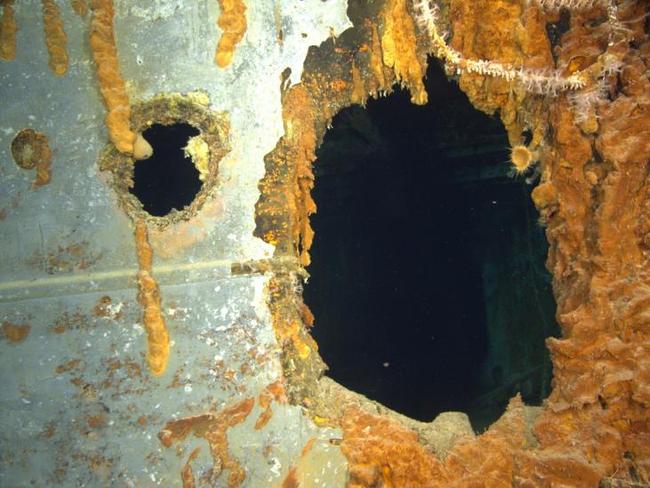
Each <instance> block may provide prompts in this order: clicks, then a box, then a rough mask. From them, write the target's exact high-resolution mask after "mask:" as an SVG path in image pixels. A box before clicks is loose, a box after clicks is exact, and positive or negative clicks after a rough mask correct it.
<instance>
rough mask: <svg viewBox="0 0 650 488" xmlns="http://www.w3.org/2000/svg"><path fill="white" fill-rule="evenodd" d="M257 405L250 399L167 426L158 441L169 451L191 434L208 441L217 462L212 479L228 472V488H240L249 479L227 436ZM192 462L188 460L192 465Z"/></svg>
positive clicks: (215, 462)
mask: <svg viewBox="0 0 650 488" xmlns="http://www.w3.org/2000/svg"><path fill="white" fill-rule="evenodd" d="M254 404H255V400H254V399H253V398H247V399H245V400H242V401H240V402H238V403H235V404H233V405H231V406H229V407H226V408H225V409H223V410H222V411H221V412H219V413H217V414H212V413H207V414H203V415H197V416H194V417H186V418H183V419H180V420H173V421H170V422H167V424H165V427H164V428H163V429H162V430H161V431H160V433H159V434H158V438H159V439H160V442H161V443H162V444H163V445H164V446H165V447H171V446H172V445H173V444H174V443H176V442H181V441H183V440H185V439H186V438H187V437H188V436H189V435H190V434H194V435H195V436H196V437H199V438H202V439H205V440H206V441H207V442H208V444H209V446H210V453H211V455H212V458H213V460H214V466H213V468H212V476H213V477H214V478H215V479H216V478H218V477H219V476H221V473H222V472H223V471H224V470H228V471H230V474H229V476H228V481H227V483H228V488H236V487H238V486H240V485H241V484H242V483H243V481H244V480H245V479H246V471H245V470H244V468H242V466H241V464H240V463H239V461H237V460H236V459H235V458H233V457H232V456H231V455H230V452H229V450H228V436H227V432H228V429H230V428H231V427H234V426H236V425H238V424H241V423H242V422H244V421H245V420H246V418H247V417H248V415H249V414H250V412H251V410H252V409H253V406H254ZM192 454H194V452H193V453H192ZM192 454H191V455H190V457H191V456H192ZM190 462H191V459H188V463H190ZM190 486H191V485H190Z"/></svg>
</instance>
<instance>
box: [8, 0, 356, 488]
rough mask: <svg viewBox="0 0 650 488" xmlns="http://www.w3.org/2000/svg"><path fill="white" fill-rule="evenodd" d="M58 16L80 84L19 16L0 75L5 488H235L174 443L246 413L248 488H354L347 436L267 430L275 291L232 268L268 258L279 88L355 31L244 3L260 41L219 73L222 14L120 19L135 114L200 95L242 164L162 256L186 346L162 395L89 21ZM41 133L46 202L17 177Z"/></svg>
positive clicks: (313, 11) (231, 438)
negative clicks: (31, 135)
mask: <svg viewBox="0 0 650 488" xmlns="http://www.w3.org/2000/svg"><path fill="white" fill-rule="evenodd" d="M57 4H58V6H59V8H60V11H61V16H62V20H63V25H64V29H65V32H66V35H67V40H68V42H67V50H68V54H69V57H70V67H69V69H68V72H67V74H66V75H65V76H63V77H57V76H54V74H53V73H52V72H51V71H50V69H49V68H48V62H47V51H46V47H45V46H46V45H45V39H44V34H43V25H42V14H41V8H40V2H36V1H25V2H18V3H17V4H16V5H15V6H14V9H15V13H16V21H17V25H18V34H17V46H18V49H17V55H16V59H15V60H14V61H11V62H1V63H0V98H1V99H2V100H3V102H2V111H1V112H0V177H1V183H0V211H1V213H0V215H1V216H2V220H0V232H1V234H0V235H1V238H0V248H1V251H0V323H2V324H3V328H4V329H3V336H2V340H0V376H1V378H2V382H3V388H2V390H3V393H2V397H1V399H0V402H1V411H2V413H1V415H0V484H1V485H2V486H24V485H27V484H30V483H33V484H35V485H37V486H43V485H46V484H51V485H57V486H84V485H85V486H108V485H112V486H158V485H159V486H180V485H181V483H182V480H181V471H182V469H183V467H184V465H185V464H186V463H187V462H188V461H189V456H190V453H191V452H192V451H193V449H194V448H195V447H199V446H200V447H201V449H200V450H199V451H198V452H197V454H196V457H195V458H193V461H192V466H193V472H194V476H195V477H196V482H197V483H199V484H201V483H203V484H211V485H215V486H226V485H227V479H228V470H225V472H224V473H221V475H219V469H217V468H218V466H217V465H218V460H216V459H215V458H214V456H212V455H211V451H210V446H209V445H208V443H207V442H206V440H205V439H203V438H200V437H198V436H196V435H188V436H187V437H186V438H185V439H183V440H182V442H178V443H175V444H174V445H173V446H171V447H166V446H165V445H164V444H163V443H162V442H161V440H160V438H159V434H160V432H161V430H163V428H164V426H165V425H166V424H167V423H168V422H170V421H174V420H178V419H182V418H186V417H190V416H195V415H200V414H203V413H206V412H213V413H218V412H219V411H220V410H221V409H223V408H225V407H226V406H228V405H230V404H232V403H233V402H238V401H241V400H243V399H246V398H253V399H254V401H255V404H254V407H253V409H252V411H251V412H250V414H249V415H248V416H247V417H246V419H245V420H244V421H243V422H242V423H239V424H237V425H235V426H232V427H231V428H230V429H228V432H227V437H228V444H229V447H228V449H229V453H230V455H231V456H232V457H233V458H235V459H237V460H239V462H240V464H241V465H242V466H243V468H244V470H245V473H246V477H245V480H244V482H243V483H242V486H273V485H275V484H277V485H280V484H281V483H282V480H283V479H284V478H285V476H287V474H288V472H289V470H290V469H291V467H292V466H294V467H295V466H297V465H298V464H299V463H302V464H301V466H303V467H302V468H301V469H302V470H303V478H302V479H303V480H308V481H309V480H311V481H310V482H311V483H313V486H339V485H341V484H343V482H344V478H345V462H344V458H343V457H342V455H341V453H340V451H339V449H338V447H336V446H335V445H333V444H331V443H330V442H329V439H330V438H337V437H339V434H338V433H337V432H335V431H333V430H331V429H324V428H317V427H316V426H314V425H313V423H312V422H311V421H310V420H309V419H308V418H307V417H305V416H303V414H302V412H301V410H300V408H299V407H294V406H289V405H287V404H283V403H281V402H279V403H277V404H276V403H273V416H272V417H271V418H270V420H269V421H268V423H267V424H266V425H265V426H263V427H261V428H259V429H256V428H255V424H256V421H257V420H258V419H259V417H260V414H261V413H262V412H263V410H264V408H263V407H262V405H260V402H259V401H258V400H257V399H258V397H259V395H260V392H261V391H262V390H263V389H264V388H265V387H267V386H268V385H269V384H271V383H273V382H274V381H276V380H277V379H278V378H279V377H280V374H281V365H280V357H279V350H278V346H277V344H276V341H275V337H274V332H273V328H272V324H271V319H270V317H269V312H268V309H267V305H266V301H267V297H266V294H265V289H266V288H265V285H266V283H267V280H268V276H266V275H253V274H250V275H242V276H233V275H232V274H231V267H232V266H233V264H236V263H239V262H245V261H254V260H259V259H265V258H270V257H271V256H272V251H273V247H272V246H271V245H268V244H266V243H264V242H262V241H261V240H259V239H257V238H255V237H254V236H253V229H254V226H255V222H254V205H255V202H256V201H257V199H258V196H259V190H258V188H257V183H258V181H259V179H260V178H261V177H262V176H263V174H264V162H263V157H264V155H265V154H267V153H268V152H269V151H271V149H272V148H273V147H274V145H275V144H276V142H277V140H278V138H279V137H280V136H281V135H282V133H283V126H282V119H281V101H280V80H281V73H282V72H283V71H284V70H285V69H286V68H287V67H290V68H291V73H292V74H291V80H292V81H293V82H297V81H299V78H300V72H301V67H302V62H303V60H304V57H305V55H306V53H307V49H308V47H309V46H310V45H315V44H319V43H320V42H322V41H323V40H324V39H326V38H327V37H329V36H330V35H331V32H342V31H343V30H345V29H346V28H347V27H348V26H349V25H350V24H349V20H348V19H347V16H346V13H345V12H346V2H345V1H344V0H337V1H334V2H332V1H330V2H327V3H325V2H321V1H320V0H310V1H300V2H298V1H289V0H283V1H276V2H252V1H251V2H248V14H247V22H248V30H247V32H246V35H245V37H244V40H243V41H242V42H241V44H240V45H239V46H238V48H237V51H236V52H235V57H234V60H233V63H232V65H231V66H229V67H228V68H227V69H220V68H218V67H217V66H216V65H215V64H214V60H213V55H214V48H215V46H216V42H217V39H218V34H219V33H218V29H217V24H216V18H217V15H218V13H219V12H218V4H217V2H211V1H200V2H196V3H192V4H191V5H189V4H186V3H185V2H180V1H173V0H169V1H162V0H157V1H150V2H145V4H144V6H143V5H142V4H141V5H138V6H136V5H134V4H133V3H132V2H128V1H126V0H121V1H116V2H115V9H116V19H115V30H116V37H117V43H118V54H119V59H120V63H121V67H122V74H123V76H124V78H125V79H126V80H127V81H128V88H129V91H130V94H131V97H132V100H133V101H143V100H147V99H149V98H151V97H153V96H154V95H157V94H160V93H177V92H180V93H188V92H196V91H200V92H201V95H200V96H201V97H205V96H207V98H208V100H209V103H210V108H211V110H214V111H215V112H225V113H227V114H228V116H229V120H230V124H231V127H230V129H231V130H230V137H231V139H230V141H229V143H230V147H231V151H230V152H229V153H228V154H227V155H226V156H225V157H224V159H223V160H222V161H221V163H220V168H219V177H218V182H217V185H216V187H215V188H214V191H213V193H212V195H211V198H210V199H209V200H208V201H207V202H206V203H205V206H204V209H203V210H202V211H201V212H199V214H198V215H197V216H196V217H194V219H193V220H191V221H190V222H189V223H187V225H185V226H184V227H183V226H177V227H173V226H172V227H169V228H168V230H167V231H164V232H161V233H159V234H156V235H154V236H152V237H151V241H152V246H153V249H154V266H153V274H154V275H155V277H156V279H157V280H158V283H159V285H160V288H161V295H162V305H163V312H164V315H165V317H166V320H167V327H168V329H169V332H170V336H171V341H172V347H171V356H170V362H169V365H168V368H167V371H166V373H165V374H164V375H163V376H161V377H154V376H152V375H151V374H150V372H149V371H148V370H147V367H146V362H145V360H144V354H145V352H146V337H145V332H144V329H143V327H142V324H141V321H142V308H141V306H140V304H138V302H137V299H136V295H137V289H136V284H135V275H136V272H137V260H136V251H135V243H134V236H133V224H132V222H131V220H130V218H129V217H128V216H127V215H126V214H125V213H124V212H123V211H122V209H121V208H120V207H119V206H118V204H117V197H116V195H115V192H114V190H113V189H112V187H111V186H110V185H109V184H108V177H107V175H106V174H104V173H102V172H100V170H99V163H98V159H99V156H100V153H101V151H102V149H103V148H104V146H105V144H106V143H107V136H106V129H105V126H104V120H103V119H104V115H105V109H104V106H103V104H102V101H101V97H100V95H99V91H98V87H97V83H96V79H95V73H94V69H95V68H94V65H93V63H92V58H91V55H90V52H89V48H88V42H87V39H88V25H89V23H88V19H87V18H83V17H79V16H77V15H76V14H75V13H74V12H73V10H72V8H71V6H70V4H69V3H68V2H62V1H61V2H57ZM278 12H279V14H278ZM277 19H279V21H280V23H281V25H282V30H283V33H284V40H283V42H282V43H278V42H277V25H276V21H277ZM303 34H306V35H303ZM26 127H30V128H33V129H35V130H37V131H40V132H42V133H44V134H45V136H46V137H47V139H48V141H49V145H50V147H51V149H52V166H51V170H52V175H51V176H52V177H51V181H50V183H49V184H47V185H44V186H41V187H33V186H32V180H33V175H32V173H31V172H30V171H27V170H25V169H23V168H20V167H18V166H17V165H16V164H15V163H14V162H13V160H12V156H11V150H10V146H11V141H12V138H13V137H14V136H15V135H16V133H17V132H18V131H19V130H20V129H23V128H26ZM165 232H167V234H165ZM188 235H189V236H190V237H188ZM15 331H17V332H15ZM14 332H15V333H14ZM311 439H313V440H311ZM310 440H311V444H310V450H309V453H308V454H307V458H305V456H304V455H303V456H301V454H305V453H304V452H303V449H304V447H305V445H307V444H308V443H309V442H310ZM210 470H212V471H211V476H212V477H210ZM202 476H203V477H202ZM201 480H203V481H201Z"/></svg>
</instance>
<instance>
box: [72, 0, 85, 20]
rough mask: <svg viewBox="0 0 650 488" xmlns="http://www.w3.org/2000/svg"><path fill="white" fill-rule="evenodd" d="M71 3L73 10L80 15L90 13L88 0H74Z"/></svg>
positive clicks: (83, 15)
mask: <svg viewBox="0 0 650 488" xmlns="http://www.w3.org/2000/svg"><path fill="white" fill-rule="evenodd" d="M71 4H72V10H74V11H75V13H76V14H77V15H79V16H80V17H85V16H86V15H87V14H88V3H87V2H86V0H72V2H71Z"/></svg>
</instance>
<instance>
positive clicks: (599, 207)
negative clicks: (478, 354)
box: [256, 0, 650, 487]
mask: <svg viewBox="0 0 650 488" xmlns="http://www.w3.org/2000/svg"><path fill="white" fill-rule="evenodd" d="M559 3H560V4H561V5H555V3H553V5H550V3H549V2H527V3H526V2H514V1H510V0H472V1H468V0H451V1H450V2H445V3H441V4H440V6H439V7H437V8H438V10H437V12H436V13H437V17H436V19H435V22H436V26H437V30H436V33H437V32H438V31H439V32H449V33H451V34H452V35H451V36H450V39H449V40H448V41H445V44H444V45H445V46H447V49H448V50H447V51H446V52H445V53H443V52H442V49H441V48H442V44H441V43H440V39H443V35H444V34H439V36H440V39H438V40H437V39H432V36H431V30H430V29H428V28H427V25H426V23H425V22H423V21H422V18H421V16H422V2H416V3H415V4H411V3H407V2H402V1H399V0H387V1H385V2H379V4H377V3H375V4H373V5H372V6H362V5H360V3H357V2H351V3H350V8H349V11H348V14H349V16H350V18H351V19H352V21H353V22H354V25H355V27H354V28H353V29H351V30H350V31H346V32H345V33H343V34H342V35H341V36H340V37H339V38H338V39H337V40H336V43H334V42H333V41H332V42H326V43H324V44H323V45H321V46H320V47H319V48H318V49H314V50H312V51H310V54H309V55H308V57H307V60H306V62H305V71H304V73H303V76H302V83H301V84H300V85H296V86H293V87H291V88H290V89H289V90H288V91H287V92H286V93H284V95H283V114H284V123H285V135H284V136H283V138H282V139H281V140H280V141H279V143H278V145H277V146H276V148H275V149H274V151H272V152H271V153H270V154H269V155H267V157H266V160H265V162H266V170H267V171H266V175H265V177H264V179H263V180H262V181H261V183H260V190H261V196H260V200H259V201H258V204H257V208H256V210H257V213H256V218H257V229H256V235H258V236H259V237H261V238H263V239H264V240H266V241H267V242H269V243H272V244H274V245H275V246H276V256H282V255H293V256H298V257H299V258H300V260H301V263H302V264H303V265H307V264H308V263H309V258H308V251H309V246H310V244H311V238H312V233H311V229H310V228H309V215H310V214H311V213H313V212H314V210H315V208H314V205H313V202H311V200H310V196H309V190H310V189H311V187H312V185H313V176H312V174H311V164H312V163H313V161H314V159H315V157H314V150H315V147H316V146H317V145H318V144H319V143H320V141H321V140H322V137H323V134H324V132H325V130H326V126H327V124H328V123H329V122H330V121H331V119H332V117H333V116H334V115H335V114H336V112H338V111H339V110H340V109H341V108H343V107H345V106H348V105H350V104H352V103H359V104H363V103H364V101H365V99H366V98H367V97H368V96H378V95H380V94H382V93H386V92H389V91H390V90H391V87H392V86H393V85H394V84H395V83H398V82H399V83H401V84H403V85H404V86H406V87H407V88H409V89H410V91H411V94H412V101H413V102H416V103H423V102H424V101H425V100H426V99H425V98H424V97H425V95H426V93H422V88H421V77H422V74H423V73H424V72H425V71H426V70H425V67H426V54H427V53H430V54H433V55H435V56H438V57H440V58H441V60H442V61H443V62H445V63H446V65H447V70H448V74H449V75H450V76H454V77H456V79H457V81H458V83H459V86H460V88H461V89H462V90H463V91H464V92H465V93H466V94H467V96H468V97H469V99H470V101H471V102H472V103H473V104H474V106H475V107H476V108H477V109H479V110H481V111H484V112H486V113H488V114H493V113H498V114H499V116H500V117H501V119H502V121H503V123H504V126H505V128H506V130H507V133H508V137H509V140H510V143H511V145H512V146H513V148H518V149H515V151H516V153H517V154H514V155H513V156H514V157H515V158H517V163H520V164H521V165H522V166H523V165H526V164H529V163H530V159H532V158H535V159H538V160H539V164H540V170H541V173H542V179H541V182H540V184H539V185H538V186H537V187H536V188H535V189H534V191H533V194H532V198H533V201H534V202H535V205H536V206H537V208H538V210H539V212H540V217H541V219H540V220H541V221H542V222H543V223H544V225H545V226H546V235H547V238H548V241H549V244H550V249H549V256H548V261H547V266H548V268H549V270H550V271H551V272H552V274H553V288H554V295H555V298H556V301H557V307H558V309H557V310H558V311H557V318H558V322H559V323H560V325H561V327H562V332H563V334H562V337H561V338H551V339H548V340H547V344H548V347H549V349H550V351H551V355H552V360H553V364H554V380H553V391H552V393H551V395H550V397H549V398H548V399H547V400H546V402H545V404H544V407H543V409H542V411H541V413H540V415H539V416H538V417H537V419H536V421H535V422H534V424H533V425H530V426H526V421H525V416H524V413H523V412H524V410H523V409H524V407H523V406H522V404H521V402H520V400H518V399H513V400H512V401H511V403H510V406H509V408H508V410H507V412H506V413H505V414H504V416H503V417H502V418H501V420H499V421H498V422H496V423H495V424H494V425H493V426H492V427H491V428H490V429H489V430H488V431H487V432H486V433H484V434H483V435H481V436H479V437H477V438H475V439H468V440H467V441H464V442H460V443H458V444H457V445H456V446H455V447H454V448H453V450H452V453H451V454H450V455H449V456H448V457H447V458H446V459H445V460H444V461H441V460H440V459H437V458H436V457H435V456H434V455H433V454H431V452H430V451H429V450H428V449H427V448H426V445H425V444H424V441H423V439H422V438H420V437H419V436H418V435H417V433H416V432H415V431H414V430H412V429H410V428H409V427H408V425H406V424H405V423H404V422H400V421H399V420H395V419H390V418H386V417H384V416H378V415H374V416H373V415H372V414H369V413H367V412H360V411H359V410H357V409H355V408H354V407H353V406H352V407H350V408H348V409H346V410H345V411H344V412H342V413H340V415H338V417H337V418H336V419H334V421H335V422H336V423H338V424H339V425H340V426H341V427H342V429H343V431H344V438H343V442H342V444H341V447H342V449H343V452H344V454H345V455H346V457H347V458H348V461H349V463H350V480H349V482H348V486H350V487H371V486H513V485H516V486H530V487H537V486H585V487H587V486H593V487H596V486H599V484H601V485H603V486H634V484H635V483H636V484H638V485H639V486H641V485H642V484H643V483H645V484H648V483H650V415H649V414H648V412H649V411H650V329H648V320H647V316H648V315H647V314H648V310H649V309H648V306H649V304H650V294H649V292H648V290H650V288H649V287H648V283H649V282H648V272H647V269H648V258H649V257H650V254H649V253H650V237H649V236H650V223H648V222H650V220H649V218H650V180H649V179H648V171H647V166H648V161H649V160H650V80H649V76H648V73H649V72H650V35H649V32H648V27H647V25H648V24H647V21H646V20H645V19H646V17H647V15H648V11H647V4H645V3H644V2H637V1H632V2H627V3H625V4H621V5H618V8H616V9H614V8H612V7H611V5H610V3H611V2H588V5H582V4H580V5H578V4H577V3H572V2H559ZM427 5H428V6H429V7H430V8H432V3H431V2H428V3H427ZM558 6H564V7H568V9H569V13H570V24H569V26H568V30H567V32H566V33H564V34H563V35H562V37H561V38H559V39H550V38H549V36H548V35H547V32H546V27H547V24H549V23H552V22H557V21H558V19H559V13H558V9H557V8H556V7H558ZM413 33H415V34H413ZM450 53H451V54H450ZM453 53H458V56H459V57H460V58H455V57H454V56H453V55H452V54H453ZM481 61H484V63H482V62H481ZM434 62H435V61H434ZM416 64H417V65H418V66H419V67H417V66H416ZM508 67H521V73H522V74H520V75H518V77H517V78H512V74H511V72H510V71H508V70H509V69H510V68H508ZM479 68H480V69H479ZM497 68H498V69H497ZM549 80H552V82H551V81H549ZM429 96H430V98H432V99H433V98H434V97H435V93H432V94H429ZM527 131H528V132H530V134H531V135H532V137H531V141H530V143H528V144H527V146H526V147H525V149H526V150H527V151H528V153H525V152H524V151H522V149H521V145H522V144H523V141H524V135H523V134H524V133H525V132H527ZM275 279H276V285H277V280H278V278H277V277H276V278H275ZM284 292H286V293H292V290H291V289H289V287H287V288H286V289H285V290H284ZM293 293H295V294H297V295H299V292H295V291H294V292H293ZM281 295H282V293H278V294H277V295H274V294H273V293H271V296H270V299H269V300H270V301H269V303H270V305H271V310H272V313H273V317H274V326H275V329H276V336H277V337H278V339H279V341H280V342H281V343H282V344H283V345H284V351H285V355H287V356H288V357H290V358H291V359H292V361H289V360H287V361H285V363H287V364H291V365H292V367H293V368H296V364H300V361H299V354H298V351H299V348H298V347H296V344H295V343H294V341H293V340H292V339H290V338H292V337H294V338H295V337H301V335H302V334H303V331H306V330H307V328H308V324H307V320H306V319H305V318H303V317H301V315H300V314H299V313H298V312H297V310H298V309H299V306H297V305H296V303H298V301H299V298H295V299H294V300H290V299H289V298H286V297H285V298H282V297H281ZM280 303H282V306H280V305H279V304H280ZM296 323H298V325H297V326H296V325H295V324H296ZM288 331H293V332H288ZM304 343H305V344H309V341H308V339H305V341H304ZM314 346H315V345H314ZM310 350H311V351H313V352H312V354H310V357H311V363H309V364H311V365H312V367H311V369H309V367H307V366H306V364H307V363H306V362H305V361H303V363H302V364H305V368H304V369H303V370H302V374H296V371H295V370H294V371H293V373H294V374H288V375H287V379H288V381H289V385H288V389H289V391H290V392H292V391H294V390H296V389H297V387H296V386H295V383H300V384H301V385H302V388H303V389H302V390H301V393H302V395H293V396H291V398H292V399H294V400H295V399H297V400H299V401H301V402H302V403H303V404H305V405H307V406H309V405H311V404H312V399H313V395H317V394H318V393H317V391H315V390H314V389H311V390H310V389H309V386H308V385H309V384H310V383H309V381H308V378H309V377H310V375H314V376H318V374H319V367H318V358H317V354H316V353H315V351H316V348H315V347H310ZM289 373H291V371H290V372H289ZM296 380H297V381H296ZM316 383H317V382H316V381H314V382H313V383H312V384H316ZM314 388H316V390H317V387H314ZM527 429H530V431H531V432H532V438H533V439H534V442H531V441H530V440H529V439H530V437H529V436H527V435H526V430H527ZM368 431H370V432H372V435H371V436H370V438H368V436H367V433H368ZM397 440H399V441H400V442H397Z"/></svg>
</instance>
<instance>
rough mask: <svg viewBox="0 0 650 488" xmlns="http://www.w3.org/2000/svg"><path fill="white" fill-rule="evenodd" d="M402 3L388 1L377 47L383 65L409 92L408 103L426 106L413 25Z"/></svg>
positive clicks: (425, 95)
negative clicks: (379, 47)
mask: <svg viewBox="0 0 650 488" xmlns="http://www.w3.org/2000/svg"><path fill="white" fill-rule="evenodd" d="M406 5H407V1H406V0H388V2H386V7H385V8H384V12H383V17H384V22H385V27H384V33H383V35H382V37H381V48H382V52H383V60H384V64H385V65H386V66H388V67H389V68H393V70H394V71H395V77H396V78H397V80H398V81H399V82H400V83H402V84H404V85H406V86H408V87H409V89H410V90H411V93H412V95H411V102H413V103H415V104H417V105H424V104H426V103H427V100H428V97H427V91H426V89H425V87H424V83H423V82H422V79H423V78H424V68H423V67H422V64H421V62H420V60H419V59H418V56H417V43H416V36H415V23H414V22H413V18H412V17H411V15H410V14H409V12H408V9H407V7H406Z"/></svg>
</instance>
